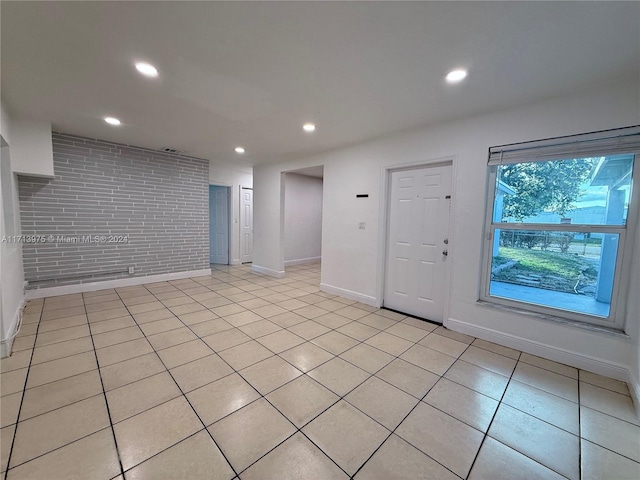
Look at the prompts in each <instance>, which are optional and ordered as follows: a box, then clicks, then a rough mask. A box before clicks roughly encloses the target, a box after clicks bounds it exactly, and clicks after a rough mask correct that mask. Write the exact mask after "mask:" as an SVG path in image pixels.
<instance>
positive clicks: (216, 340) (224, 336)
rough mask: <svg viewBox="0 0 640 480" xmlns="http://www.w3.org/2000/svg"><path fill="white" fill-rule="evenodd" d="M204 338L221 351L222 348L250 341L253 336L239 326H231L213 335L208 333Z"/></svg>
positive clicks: (207, 342) (216, 350) (217, 350)
mask: <svg viewBox="0 0 640 480" xmlns="http://www.w3.org/2000/svg"><path fill="white" fill-rule="evenodd" d="M202 340H203V341H204V342H205V343H206V344H207V345H209V347H211V348H212V349H213V350H214V351H215V352H221V351H222V350H226V349H228V348H231V347H235V346H236V345H240V344H241V343H245V342H248V341H249V340H251V337H249V335H247V334H245V333H243V332H242V331H240V330H239V329H237V328H231V329H229V330H224V331H222V332H218V333H214V334H213V335H208V336H206V337H204V338H203V339H202Z"/></svg>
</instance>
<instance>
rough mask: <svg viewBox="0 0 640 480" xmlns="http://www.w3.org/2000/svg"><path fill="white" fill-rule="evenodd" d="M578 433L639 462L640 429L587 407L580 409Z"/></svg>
mask: <svg viewBox="0 0 640 480" xmlns="http://www.w3.org/2000/svg"><path fill="white" fill-rule="evenodd" d="M580 433H581V435H582V437H583V438H585V439H587V440H589V441H590V442H592V443H595V444H597V445H600V446H601V447H604V448H607V449H609V450H612V451H614V452H616V453H619V454H620V455H624V456H625V457H628V458H630V459H632V460H634V461H636V462H640V427H638V426H637V425H633V424H631V423H628V422H625V421H623V420H620V419H618V418H616V417H612V416H610V415H606V414H604V413H601V412H598V411H597V410H592V409H590V408H587V407H580Z"/></svg>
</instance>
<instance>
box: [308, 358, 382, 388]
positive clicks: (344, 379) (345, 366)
mask: <svg viewBox="0 0 640 480" xmlns="http://www.w3.org/2000/svg"><path fill="white" fill-rule="evenodd" d="M308 375H309V376H310V377H311V378H313V379H315V380H317V381H318V382H320V383H321V384H322V385H324V386H325V387H327V388H328V389H329V390H331V391H332V392H334V393H336V394H338V395H339V396H343V395H346V394H347V393H348V392H350V391H351V390H353V389H354V388H355V387H357V386H358V385H360V384H361V383H362V382H364V381H365V380H366V379H367V378H369V377H370V374H369V373H367V372H365V371H364V370H362V369H360V368H358V367H356V366H355V365H352V364H350V363H349V362H346V361H344V360H343V359H341V358H339V357H336V358H334V359H332V360H329V361H328V362H327V363H324V364H322V365H320V366H319V367H317V368H315V369H313V370H311V371H310V372H309V373H308Z"/></svg>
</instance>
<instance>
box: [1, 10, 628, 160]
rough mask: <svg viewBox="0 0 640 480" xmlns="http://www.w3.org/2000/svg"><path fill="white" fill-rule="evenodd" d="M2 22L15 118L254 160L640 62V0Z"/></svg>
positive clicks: (579, 81)
mask: <svg viewBox="0 0 640 480" xmlns="http://www.w3.org/2000/svg"><path fill="white" fill-rule="evenodd" d="M1 17H2V18H1V21H2V24H1V27H2V30H1V37H2V38H1V40H2V60H1V61H2V64H1V66H2V85H1V87H2V98H3V102H4V103H6V105H7V106H8V108H9V110H10V111H11V113H12V114H13V115H15V116H24V117H31V118H34V119H39V120H46V121H50V122H52V123H53V128H54V130H56V131H61V132H65V133H73V134H77V135H82V136H89V137H93V138H99V139H104V140H111V141H115V142H121V143H127V144H132V145H138V146H144V147H150V148H156V149H159V148H162V147H171V148H175V149H178V150H181V151H184V152H186V153H188V154H190V155H194V156H200V157H205V158H210V159H214V160H218V161H222V162H235V163H242V164H253V165H255V164H258V163H261V162H272V161H278V160H286V159H293V158H298V157H304V156H308V155H313V154H316V153H320V152H322V151H326V150H330V149H335V148H339V147H343V146H346V145H349V144H354V143H358V142H361V141H364V140H368V139H372V138H376V137H380V136H383V135H387V134H390V133H392V132H396V131H401V130H405V129H411V128H415V127H417V126H420V125H427V124H432V123H435V122H442V121H446V120H451V119H456V118H460V117H464V116H469V115H475V114H479V113H482V112H486V111H490V110H496V109H500V108H505V107H508V106H512V105H516V104H522V103H528V102H532V101H535V100H536V99H539V98H546V97H549V96H553V95H557V94H563V93H566V92H568V91H572V90H576V89H582V88H586V87H587V86H589V85H592V84H595V83H604V82H607V81H608V80H609V79H612V78H615V77H619V76H623V75H636V76H637V75H638V72H639V71H640V2H620V3H618V2H602V3H600V2H496V3H493V2H451V1H449V2H348V3H347V2H345V3H336V2H193V3H192V2H188V3H186V2H43V3H32V2H8V1H2V2H1ZM138 60H146V61H149V62H151V63H153V64H154V65H155V66H156V67H157V68H158V70H159V71H160V76H159V77H158V78H157V79H153V80H152V79H147V78H144V77H142V76H140V75H139V74H138V73H137V72H136V71H135V70H134V68H133V62H135V61H138ZM454 67H465V68H468V70H469V76H468V78H467V80H466V81H465V82H463V83H462V84H459V85H455V86H453V85H448V84H446V83H445V82H444V75H445V74H446V73H447V72H448V71H449V70H450V69H452V68H454ZM107 115H111V116H115V117H118V118H120V119H121V120H122V122H123V125H121V126H120V127H116V128H114V127H110V126H109V125H107V124H106V123H104V121H103V120H102V118H103V117H104V116H107ZM306 121H313V122H315V123H317V125H318V128H317V130H316V132H315V133H313V134H306V133H304V132H303V131H302V128H301V127H302V123H303V122H306ZM236 145H243V146H244V147H245V148H246V150H247V153H246V154H245V155H244V156H242V157H239V156H238V155H237V154H235V153H233V148H234V147H235V146H236Z"/></svg>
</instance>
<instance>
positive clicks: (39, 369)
mask: <svg viewBox="0 0 640 480" xmlns="http://www.w3.org/2000/svg"><path fill="white" fill-rule="evenodd" d="M96 368H98V366H97V365H96V354H95V353H94V352H86V353H79V354H77V355H73V356H70V357H63V358H59V359H57V360H51V361H50V362H46V363H40V364H38V365H32V366H31V368H30V369H29V378H28V380H27V388H33V387H37V386H38V385H44V384H45V383H50V382H55V381H56V380H62V379H63V378H67V377H71V376H73V375H78V374H79V373H84V372H89V371H91V370H95V369H96ZM16 372H19V370H15V371H14V372H9V373H3V374H2V376H3V378H4V376H5V375H10V374H13V373H16ZM22 385H23V384H20V385H19V386H20V388H22ZM2 393H3V394H5V393H11V392H10V391H9V389H7V388H6V386H5V385H4V384H3V385H2Z"/></svg>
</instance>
